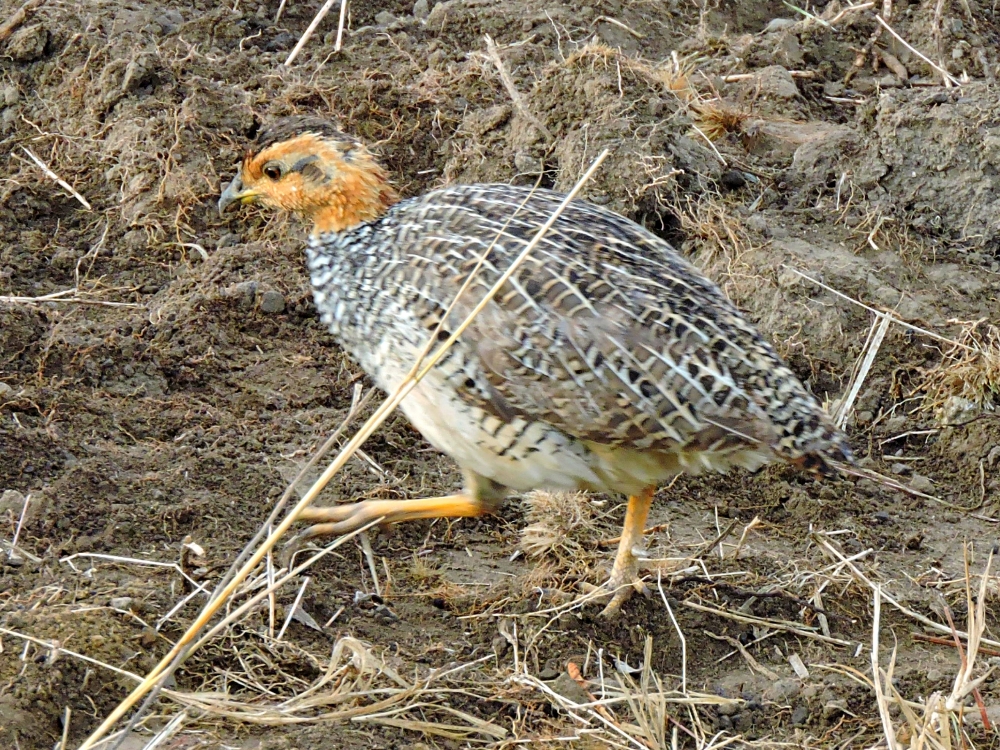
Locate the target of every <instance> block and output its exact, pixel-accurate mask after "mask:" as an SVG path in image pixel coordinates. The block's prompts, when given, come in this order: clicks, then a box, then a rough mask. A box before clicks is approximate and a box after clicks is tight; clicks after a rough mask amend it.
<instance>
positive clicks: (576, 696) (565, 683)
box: [549, 672, 593, 703]
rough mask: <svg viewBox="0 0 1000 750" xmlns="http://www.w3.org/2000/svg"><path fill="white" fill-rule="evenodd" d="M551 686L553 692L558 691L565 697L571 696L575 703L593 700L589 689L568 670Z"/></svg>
mask: <svg viewBox="0 0 1000 750" xmlns="http://www.w3.org/2000/svg"><path fill="white" fill-rule="evenodd" d="M549 687H550V688H552V691H553V692H555V693H558V694H559V695H561V696H562V697H563V698H569V699H570V700H571V701H573V702H574V703H589V702H590V701H591V700H593V699H592V698H591V697H590V695H589V694H588V693H587V691H586V690H584V689H583V688H582V687H580V685H578V684H577V682H576V680H574V679H573V678H572V677H570V676H569V673H568V672H562V673H561V674H560V675H559V676H558V677H557V678H556V679H554V680H553V681H552V683H551V684H550V685H549Z"/></svg>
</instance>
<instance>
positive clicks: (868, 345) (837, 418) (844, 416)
mask: <svg viewBox="0 0 1000 750" xmlns="http://www.w3.org/2000/svg"><path fill="white" fill-rule="evenodd" d="M890 322H891V321H890V319H889V316H888V315H877V316H876V317H875V320H874V321H873V322H872V327H871V329H870V330H869V331H868V338H867V339H866V340H865V345H864V346H863V347H862V349H861V356H860V357H859V359H858V363H857V364H856V365H855V366H854V372H853V373H852V374H851V382H850V388H849V389H848V393H847V397H846V398H845V399H844V400H843V401H841V402H840V404H839V405H838V406H837V410H836V412H835V414H834V417H833V420H834V422H835V423H836V425H837V426H838V427H840V428H841V429H843V428H844V426H845V425H846V424H847V420H848V418H849V417H850V416H851V410H852V409H853V408H854V402H855V401H856V400H857V398H858V394H859V393H861V386H863V385H864V384H865V379H866V378H867V377H868V373H869V372H870V371H871V368H872V365H873V364H874V363H875V357H876V356H878V351H879V349H880V348H881V347H882V341H883V339H885V334H886V331H888V330H889V323H890Z"/></svg>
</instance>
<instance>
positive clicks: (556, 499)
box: [521, 490, 596, 565]
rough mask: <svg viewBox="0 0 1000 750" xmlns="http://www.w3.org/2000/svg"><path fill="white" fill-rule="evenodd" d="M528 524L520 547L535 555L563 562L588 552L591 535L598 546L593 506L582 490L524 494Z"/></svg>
mask: <svg viewBox="0 0 1000 750" xmlns="http://www.w3.org/2000/svg"><path fill="white" fill-rule="evenodd" d="M524 503H525V505H526V506H527V513H526V516H527V520H528V525H527V526H526V527H525V528H524V530H523V531H522V532H521V549H523V550H524V552H525V553H526V554H527V555H528V557H532V558H535V559H539V558H543V557H551V558H554V560H555V561H556V562H558V563H560V565H562V564H563V563H566V562H570V561H573V560H574V559H576V560H578V559H580V558H581V557H582V556H584V554H585V547H584V544H585V541H586V539H587V537H588V536H590V537H591V538H592V541H593V543H591V544H587V545H586V546H587V547H588V548H590V549H591V550H592V549H593V548H594V547H596V536H595V534H594V531H595V526H594V519H593V509H592V506H591V505H590V503H588V502H587V496H586V495H585V494H584V493H582V492H546V491H544V490H536V491H534V492H529V493H528V494H527V495H525V496H524Z"/></svg>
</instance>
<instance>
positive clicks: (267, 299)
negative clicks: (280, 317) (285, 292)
mask: <svg viewBox="0 0 1000 750" xmlns="http://www.w3.org/2000/svg"><path fill="white" fill-rule="evenodd" d="M284 309H285V298H284V296H282V294H281V292H277V291H275V290H274V289H268V290H267V291H266V292H264V293H263V294H262V295H260V311H261V312H264V313H268V314H272V315H273V314H276V313H280V312H281V311H282V310H284Z"/></svg>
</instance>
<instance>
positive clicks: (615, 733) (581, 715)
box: [509, 637, 743, 750]
mask: <svg viewBox="0 0 1000 750" xmlns="http://www.w3.org/2000/svg"><path fill="white" fill-rule="evenodd" d="M603 659H604V656H603V654H602V653H600V652H599V653H598V655H597V672H598V678H597V679H591V680H589V681H588V680H585V679H583V678H582V676H581V675H580V672H579V669H568V670H567V671H568V672H569V674H570V677H571V678H573V679H574V681H576V682H577V683H578V684H579V685H580V687H582V688H583V690H584V694H585V695H586V696H587V697H588V698H589V699H590V700H587V701H585V702H578V701H576V700H573V699H572V698H570V697H567V696H566V695H563V694H561V693H557V692H555V691H554V690H553V689H552V688H551V687H550V685H551V683H546V682H542V681H541V680H539V679H537V678H536V677H534V676H533V675H530V674H527V673H526V672H518V673H515V674H514V675H512V676H511V677H510V678H509V682H511V683H514V684H517V685H522V686H525V687H529V688H531V689H533V690H536V691H538V692H540V693H542V694H543V695H545V696H546V697H547V698H548V700H549V701H550V702H551V703H552V704H553V705H554V706H556V707H558V708H560V709H561V710H563V711H565V712H566V714H567V715H568V716H569V717H570V718H571V719H572V720H573V722H574V724H575V725H576V726H577V727H578V729H577V730H576V732H575V737H573V738H569V737H565V738H564V741H565V740H567V739H574V740H582V739H585V738H586V739H588V740H589V741H591V742H593V743H599V745H600V746H601V747H615V748H628V749H635V750H670V749H671V748H675V747H679V735H680V733H683V734H684V735H685V737H686V739H687V740H690V741H693V744H694V747H696V748H699V750H717V749H718V748H722V747H726V746H727V745H730V744H732V743H733V742H737V741H739V739H740V738H739V737H737V736H732V735H729V736H723V733H721V732H720V733H717V734H716V735H714V736H709V735H708V733H707V732H706V731H705V726H704V723H703V721H702V719H701V717H700V716H699V714H698V709H699V708H701V707H718V706H724V705H734V704H736V705H739V704H742V703H743V701H741V700H732V699H728V698H723V697H721V696H717V695H710V694H705V693H698V692H689V691H687V690H683V689H682V690H668V689H667V688H665V687H664V684H663V680H662V679H661V678H660V676H659V675H657V674H656V672H654V671H653V668H652V663H653V639H652V638H651V637H647V638H646V642H645V646H644V649H643V660H642V667H641V669H640V670H639V676H638V680H636V679H635V678H634V677H632V676H631V675H629V674H625V673H624V672H622V671H621V670H612V669H607V670H606V669H605V668H604V666H603ZM574 666H575V665H574ZM595 696H596V697H595ZM672 706H673V707H680V708H682V709H684V710H685V711H687V714H688V720H689V721H688V725H684V724H681V723H680V721H678V719H677V718H675V717H674V716H672V715H671V713H670V708H671V707H672ZM617 709H624V710H617ZM668 730H669V731H668Z"/></svg>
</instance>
